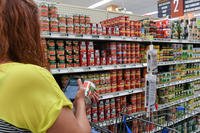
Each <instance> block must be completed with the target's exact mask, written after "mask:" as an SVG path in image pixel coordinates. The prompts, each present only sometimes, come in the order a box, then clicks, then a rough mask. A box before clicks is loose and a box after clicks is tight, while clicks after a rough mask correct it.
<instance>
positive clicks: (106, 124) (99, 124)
mask: <svg viewBox="0 0 200 133" xmlns="http://www.w3.org/2000/svg"><path fill="white" fill-rule="evenodd" d="M145 114H146V112H144V111H141V112H137V113H133V114H131V115H130V116H134V117H140V116H143V115H145ZM127 120H129V119H127ZM121 122H122V118H121V117H117V118H112V119H110V120H106V121H104V122H98V123H95V124H96V125H98V126H100V127H105V126H109V125H114V124H118V123H121Z"/></svg>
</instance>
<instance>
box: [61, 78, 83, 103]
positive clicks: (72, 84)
mask: <svg viewBox="0 0 200 133" xmlns="http://www.w3.org/2000/svg"><path fill="white" fill-rule="evenodd" d="M78 79H81V78H79V77H71V78H70V79H69V80H68V82H67V85H66V87H65V89H64V93H65V96H66V97H67V98H68V99H69V100H71V101H72V102H73V101H74V99H75V98H76V95H77V92H78V89H79V86H78V82H77V80H78ZM81 81H82V83H84V80H83V79H81Z"/></svg>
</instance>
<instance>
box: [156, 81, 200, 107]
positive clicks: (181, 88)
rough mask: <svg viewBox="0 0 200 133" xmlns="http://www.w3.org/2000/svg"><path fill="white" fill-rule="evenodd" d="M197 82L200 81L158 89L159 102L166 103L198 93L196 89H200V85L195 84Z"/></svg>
mask: <svg viewBox="0 0 200 133" xmlns="http://www.w3.org/2000/svg"><path fill="white" fill-rule="evenodd" d="M197 83H199V81H195V82H191V83H186V84H180V85H175V86H169V87H165V88H160V89H158V90H157V101H158V104H166V103H169V102H173V101H176V100H179V99H182V98H186V97H189V96H192V95H194V94H196V93H195V92H196V91H195V90H199V89H200V87H199V86H195V85H196V84H197ZM197 99H198V98H197Z"/></svg>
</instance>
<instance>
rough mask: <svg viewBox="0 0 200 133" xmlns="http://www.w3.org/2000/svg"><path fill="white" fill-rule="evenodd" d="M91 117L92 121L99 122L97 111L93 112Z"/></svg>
mask: <svg viewBox="0 0 200 133" xmlns="http://www.w3.org/2000/svg"><path fill="white" fill-rule="evenodd" d="M91 117H92V122H98V115H97V113H92V115H91Z"/></svg>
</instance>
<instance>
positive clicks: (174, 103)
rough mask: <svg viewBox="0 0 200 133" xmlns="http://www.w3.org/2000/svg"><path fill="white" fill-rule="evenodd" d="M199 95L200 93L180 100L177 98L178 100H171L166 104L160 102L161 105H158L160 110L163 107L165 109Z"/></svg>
mask: <svg viewBox="0 0 200 133" xmlns="http://www.w3.org/2000/svg"><path fill="white" fill-rule="evenodd" d="M198 97H200V95H199V94H195V95H193V96H189V97H186V98H182V99H179V100H176V101H173V102H169V103H166V104H160V105H159V107H158V110H162V109H165V108H168V107H171V106H174V105H177V104H180V103H184V102H187V101H190V100H192V99H195V98H198Z"/></svg>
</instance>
